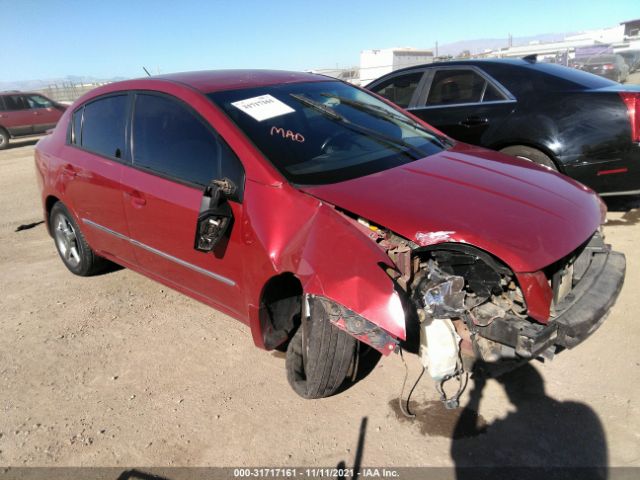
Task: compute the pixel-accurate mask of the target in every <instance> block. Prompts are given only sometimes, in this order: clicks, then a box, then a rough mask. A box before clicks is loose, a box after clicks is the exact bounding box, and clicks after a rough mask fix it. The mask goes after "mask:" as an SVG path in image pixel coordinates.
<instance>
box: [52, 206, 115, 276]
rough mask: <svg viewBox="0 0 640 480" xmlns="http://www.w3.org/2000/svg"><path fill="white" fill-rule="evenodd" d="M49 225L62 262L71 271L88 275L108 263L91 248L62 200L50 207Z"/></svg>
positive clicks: (80, 274)
mask: <svg viewBox="0 0 640 480" xmlns="http://www.w3.org/2000/svg"><path fill="white" fill-rule="evenodd" d="M49 225H50V228H51V234H52V236H53V239H54V242H55V244H56V249H57V250H58V254H59V255H60V258H61V259H62V263H64V265H65V267H67V268H68V269H69V271H70V272H71V273H74V274H76V275H79V276H81V277H88V276H90V275H94V274H96V273H98V272H100V271H101V270H103V269H104V268H105V266H106V265H107V264H108V262H107V260H106V259H104V258H102V257H100V256H98V255H96V253H95V252H94V251H93V250H92V249H91V247H90V246H89V244H88V243H87V241H86V240H85V238H84V235H82V232H81V231H80V228H79V227H78V224H77V223H76V222H75V220H74V219H73V215H71V213H70V212H69V210H68V209H67V207H65V206H64V204H63V203H62V202H57V203H56V204H55V205H54V206H53V208H52V209H51V214H50V215H49Z"/></svg>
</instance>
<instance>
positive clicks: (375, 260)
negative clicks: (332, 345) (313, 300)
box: [243, 186, 406, 353]
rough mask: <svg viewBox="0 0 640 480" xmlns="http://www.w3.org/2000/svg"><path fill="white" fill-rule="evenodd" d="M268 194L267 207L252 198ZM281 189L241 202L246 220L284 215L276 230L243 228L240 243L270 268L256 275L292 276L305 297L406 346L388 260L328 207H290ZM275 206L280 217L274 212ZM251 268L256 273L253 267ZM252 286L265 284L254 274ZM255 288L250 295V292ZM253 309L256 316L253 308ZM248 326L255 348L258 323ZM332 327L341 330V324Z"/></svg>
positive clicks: (301, 202)
mask: <svg viewBox="0 0 640 480" xmlns="http://www.w3.org/2000/svg"><path fill="white" fill-rule="evenodd" d="M256 187H257V186H256ZM267 188H269V191H268V193H269V197H271V198H269V201H267V199H266V198H264V199H260V198H257V197H259V196H261V195H260V194H261V193H265V194H266V189H267ZM286 189H287V187H286V186H284V187H282V188H273V187H265V188H254V189H252V196H253V195H256V196H257V197H256V198H255V199H251V198H247V199H246V204H247V205H249V204H251V207H250V208H251V210H252V211H251V215H250V218H253V219H260V220H262V219H268V218H271V219H273V218H275V217H276V216H279V215H282V217H280V218H283V217H284V216H285V215H286V218H287V219H288V220H289V221H287V222H286V223H284V222H278V228H277V229H276V230H274V229H273V228H270V227H272V226H273V223H272V224H271V225H270V227H268V226H266V225H264V224H263V223H262V222H257V223H256V222H255V221H254V222H252V224H251V226H250V227H251V228H250V231H249V226H248V225H243V229H246V230H245V233H244V237H245V241H250V242H252V243H253V244H254V246H256V247H257V246H258V245H256V244H259V245H261V247H262V248H260V250H262V251H263V252H264V253H266V254H267V257H268V258H269V261H270V263H271V265H270V268H267V266H264V267H262V268H260V269H258V270H259V271H261V272H266V270H270V271H271V272H272V274H280V273H284V272H290V273H293V274H294V275H295V276H296V277H297V278H298V279H299V280H300V282H301V283H302V288H303V292H304V293H305V294H308V295H316V296H319V297H323V298H324V299H328V300H330V301H332V302H334V303H336V304H338V305H340V306H342V307H344V308H346V309H348V310H350V311H351V312H353V313H355V314H357V315H359V316H361V317H363V318H364V319H366V320H367V321H369V322H371V323H372V324H374V325H375V326H377V327H380V328H381V329H382V330H383V331H384V332H386V333H388V334H389V335H390V336H391V337H393V338H394V339H398V340H405V339H406V332H405V314H404V310H403V308H402V304H401V301H400V296H399V294H398V292H396V290H395V287H394V282H393V280H392V279H391V277H390V276H389V275H388V274H387V272H386V271H385V269H386V268H387V267H391V268H395V267H394V265H393V263H392V262H391V260H390V259H389V257H388V256H387V255H386V254H385V253H384V251H383V250H382V249H381V248H380V247H378V246H377V245H376V243H375V242H374V241H373V240H372V239H370V238H367V236H366V234H365V233H363V232H362V231H361V230H359V229H358V228H357V227H356V226H355V225H354V223H353V222H351V221H350V220H349V219H347V218H346V217H344V216H343V215H342V214H340V213H339V212H337V211H336V210H335V209H334V208H332V207H331V206H329V205H327V204H325V203H324V202H320V201H318V200H316V199H314V198H312V197H310V196H309V197H307V196H306V195H303V198H300V197H299V196H298V198H297V199H296V201H295V202H293V201H292V202H290V203H289V202H287V200H289V199H290V197H289V198H287V197H288V196H287V195H286V193H287V192H286ZM274 196H281V201H280V202H275V201H274V198H273V197H274ZM276 205H278V206H279V207H280V208H282V209H283V211H282V212H275V211H274V210H273V208H274V206H276ZM266 210H269V211H268V212H267V211H266ZM285 211H286V214H285ZM265 221H266V220H265ZM249 235H250V237H251V238H248V236H249ZM262 258H264V256H263V257H262ZM248 261H250V260H248ZM253 267H254V270H253V272H255V265H254V266H253ZM247 271H248V269H247ZM252 281H253V282H254V283H262V284H264V281H266V280H258V279H256V278H255V274H254V278H253V280H252ZM248 283H251V282H248ZM257 287H258V285H256V288H253V289H252V290H254V292H255V291H256V290H258V288H257ZM249 303H250V308H251V304H252V305H254V306H257V305H259V300H258V299H257V298H255V297H254V298H252V299H250V302H249ZM253 308H254V311H255V309H256V307H253ZM250 324H251V328H252V332H253V337H254V341H256V343H258V344H260V340H259V336H261V335H259V332H258V331H257V330H259V329H260V327H259V323H258V322H257V321H255V320H254V319H250ZM337 324H338V326H340V327H341V328H344V326H343V325H341V323H340V322H337ZM345 330H347V331H348V329H346V328H345ZM354 336H356V337H357V335H354ZM376 348H378V347H377V346H376ZM378 349H379V350H380V351H384V353H389V350H390V349H389V348H388V347H387V348H386V349H383V348H378Z"/></svg>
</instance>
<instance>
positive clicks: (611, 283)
mask: <svg viewBox="0 0 640 480" xmlns="http://www.w3.org/2000/svg"><path fill="white" fill-rule="evenodd" d="M625 268H626V261H625V256H624V255H623V254H622V253H619V252H613V251H611V250H610V248H609V246H608V245H605V244H604V243H603V242H602V240H601V238H599V236H597V237H594V239H593V240H592V241H591V242H590V243H589V244H588V245H587V246H586V247H585V249H584V251H583V252H582V253H581V254H580V256H579V257H578V258H577V259H576V262H575V272H576V273H575V274H574V279H573V280H574V286H573V289H572V290H571V291H570V292H569V293H568V294H567V295H566V296H565V297H564V298H563V299H562V300H561V301H560V302H559V303H557V304H556V305H555V306H554V312H555V314H556V316H555V318H552V319H551V320H550V321H549V323H548V324H547V325H541V324H537V323H531V322H529V321H527V320H525V319H519V318H508V319H496V321H494V322H493V323H492V324H491V325H489V326H487V327H485V328H484V329H483V331H482V336H483V337H485V338H487V339H489V340H493V341H496V342H499V343H502V344H505V345H511V346H513V347H514V348H515V351H516V353H517V354H518V355H519V356H520V357H524V358H534V357H537V356H539V355H540V354H542V353H543V352H544V351H546V350H547V349H549V348H550V347H553V346H554V345H555V346H560V347H565V348H573V347H575V346H576V345H578V344H579V343H581V342H582V341H584V340H585V339H586V338H588V337H589V336H590V335H591V334H592V333H593V332H594V331H596V330H597V329H598V327H599V326H600V325H602V323H603V322H604V320H605V319H606V318H607V315H608V314H609V311H610V310H611V308H612V307H613V305H614V303H615V301H616V299H617V298H618V295H619V294H620V290H621V289H622V284H623V282H624V276H625Z"/></svg>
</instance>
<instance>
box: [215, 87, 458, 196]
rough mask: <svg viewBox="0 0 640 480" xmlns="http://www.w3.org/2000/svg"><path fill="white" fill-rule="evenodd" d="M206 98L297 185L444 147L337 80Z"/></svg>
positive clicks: (340, 178) (396, 163)
mask: <svg viewBox="0 0 640 480" xmlns="http://www.w3.org/2000/svg"><path fill="white" fill-rule="evenodd" d="M209 98H211V99H212V100H213V101H214V102H215V103H216V104H217V105H218V106H219V107H220V108H222V109H223V110H224V111H225V113H226V114H227V115H228V116H229V117H230V118H231V119H232V120H233V121H234V122H235V123H236V125H237V126H238V127H239V128H240V129H241V130H243V131H244V132H245V134H246V135H247V136H248V137H249V138H250V139H251V140H252V141H253V142H254V144H255V145H256V146H257V147H258V148H259V149H260V151H261V152H262V153H263V154H264V155H265V156H266V157H267V159H268V160H269V161H271V163H273V165H274V166H275V167H276V168H277V169H278V170H279V171H280V172H281V173H282V174H283V175H284V177H285V178H286V179H287V180H288V181H290V182H292V183H296V184H303V185H319V184H326V183H335V182H341V181H344V180H349V179H352V178H357V177H361V176H364V175H369V174H372V173H375V172H379V171H382V170H386V169H389V168H393V167H396V166H399V165H403V164H405V163H408V162H412V161H414V160H417V159H420V158H424V157H427V156H429V155H432V154H434V153H437V152H440V151H442V150H443V149H445V148H448V147H449V144H448V142H449V140H447V139H446V138H443V137H441V136H438V135H436V134H435V133H434V132H432V131H431V130H429V129H427V128H425V127H423V126H421V125H420V124H418V123H416V122H414V121H413V120H412V119H410V118H409V117H407V116H406V115H404V114H402V113H401V112H400V111H398V110H395V109H393V108H391V107H389V106H388V105H387V104H385V103H384V102H381V101H380V100H378V99H377V98H375V97H374V96H372V95H370V94H368V93H366V92H363V91H362V90H359V89H357V88H354V87H352V86H350V85H347V84H345V83H342V82H337V81H327V82H309V83H294V84H282V85H271V86H266V87H258V88H251V89H243V90H231V91H222V92H215V93H211V94H209Z"/></svg>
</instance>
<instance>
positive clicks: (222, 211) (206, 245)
mask: <svg viewBox="0 0 640 480" xmlns="http://www.w3.org/2000/svg"><path fill="white" fill-rule="evenodd" d="M235 188H236V187H235V185H234V184H233V182H232V181H231V180H229V179H227V178H225V179H223V180H213V181H212V182H211V183H210V184H209V186H208V187H207V188H206V189H205V191H204V194H203V195H202V203H201V204H200V214H199V215H198V224H197V227H196V239H195V245H194V248H195V249H196V250H199V251H201V252H211V251H212V250H214V249H215V248H216V245H218V244H219V243H220V240H222V238H223V237H224V235H225V234H226V233H227V231H228V230H229V227H230V226H231V223H232V221H233V211H232V210H231V206H230V205H229V202H228V201H227V199H228V197H229V196H230V195H233V193H234V192H235Z"/></svg>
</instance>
